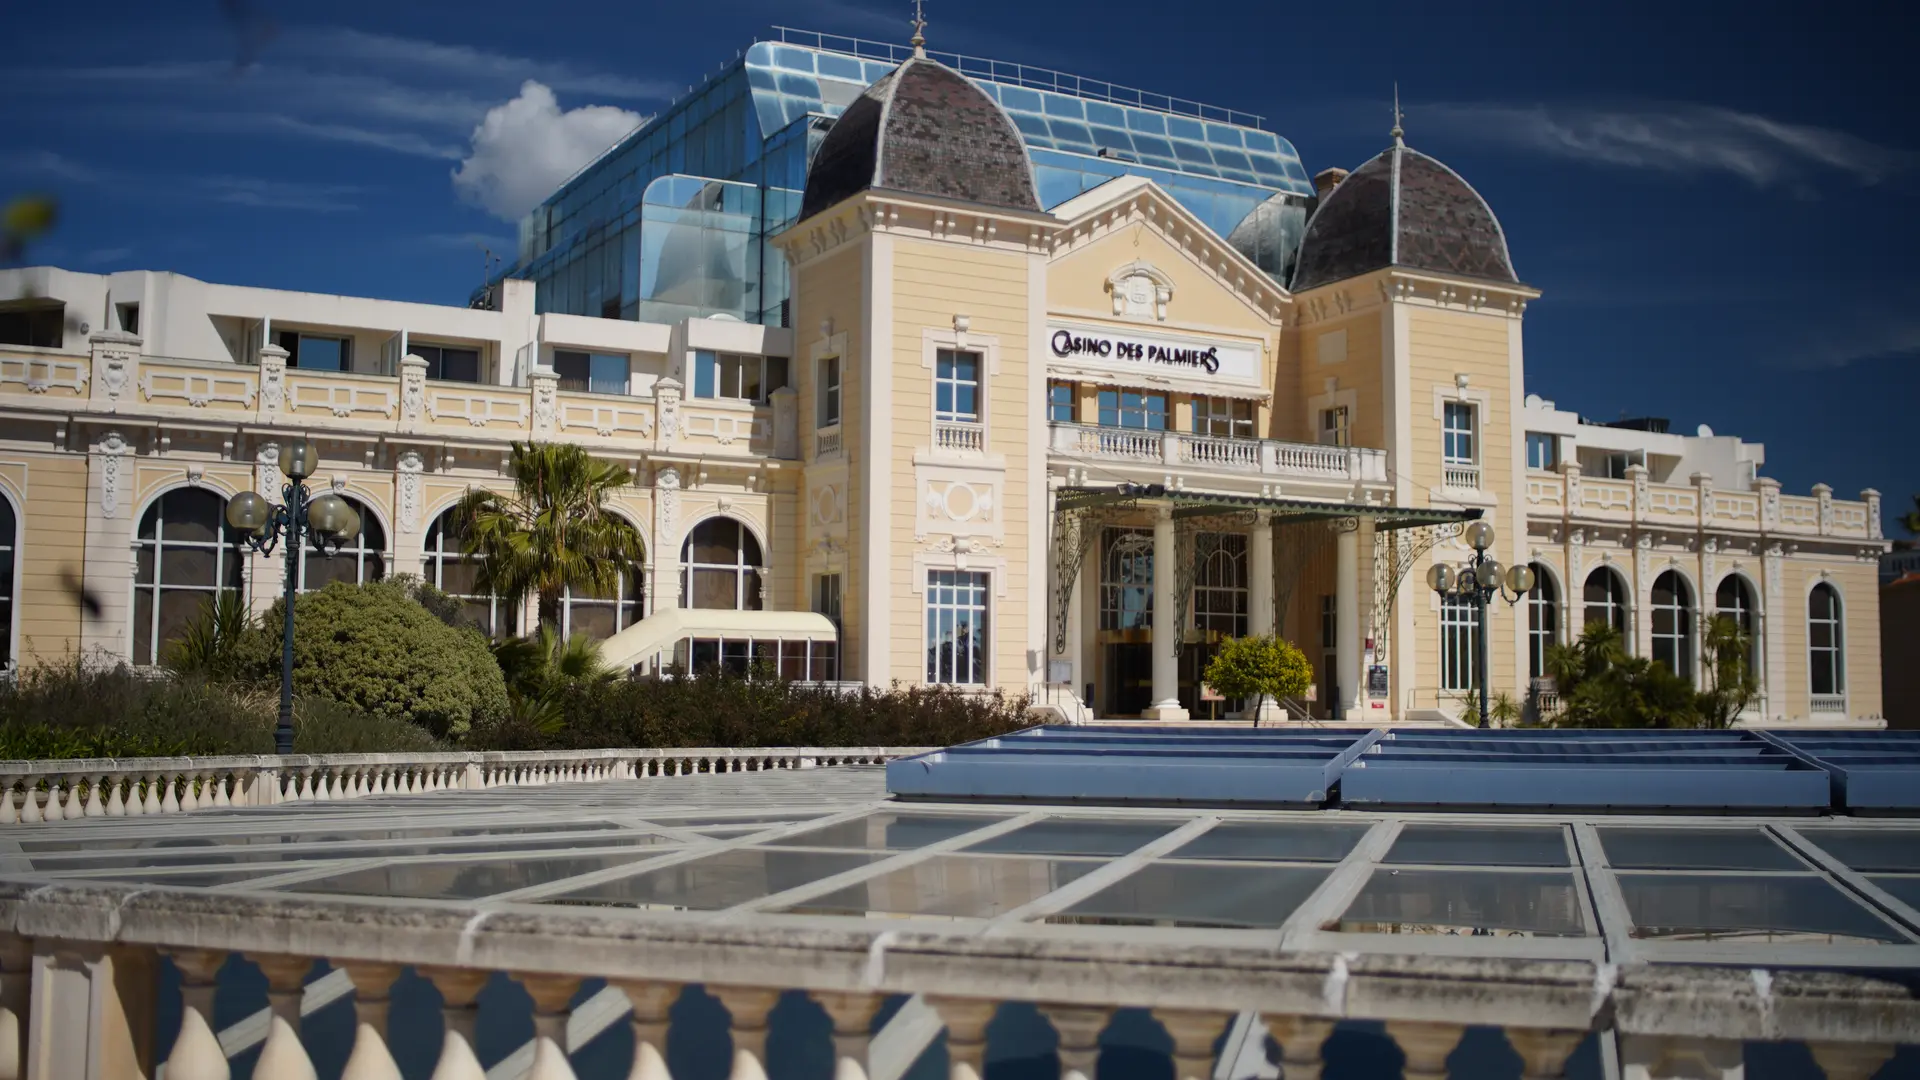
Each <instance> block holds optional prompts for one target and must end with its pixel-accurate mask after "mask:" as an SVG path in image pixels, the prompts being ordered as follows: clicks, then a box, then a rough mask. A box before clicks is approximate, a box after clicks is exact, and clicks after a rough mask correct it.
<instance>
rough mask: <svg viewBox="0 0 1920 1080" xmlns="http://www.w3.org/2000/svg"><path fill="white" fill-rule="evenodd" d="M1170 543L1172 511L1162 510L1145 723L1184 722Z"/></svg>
mask: <svg viewBox="0 0 1920 1080" xmlns="http://www.w3.org/2000/svg"><path fill="white" fill-rule="evenodd" d="M1176 546H1177V545H1175V543H1174V539H1173V507H1171V506H1162V507H1159V508H1158V512H1157V514H1156V516H1155V517H1154V519H1153V704H1152V705H1151V706H1149V707H1148V709H1147V713H1146V717H1147V719H1149V720H1185V719H1187V710H1186V709H1184V708H1182V707H1181V706H1180V654H1179V642H1180V627H1179V624H1178V622H1177V618H1176V616H1177V615H1178V614H1179V612H1178V609H1177V607H1176V604H1177V603H1178V601H1176V599H1175V598H1174V591H1175V584H1176V583H1177V582H1178V581H1179V578H1180V572H1179V569H1178V568H1177V567H1176V566H1175V565H1174V563H1175V562H1176V561H1177V558H1178V557H1177V555H1176V554H1175V550H1174V549H1175V547H1176Z"/></svg>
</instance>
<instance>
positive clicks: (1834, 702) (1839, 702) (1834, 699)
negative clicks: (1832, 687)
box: [1807, 694, 1847, 716]
mask: <svg viewBox="0 0 1920 1080" xmlns="http://www.w3.org/2000/svg"><path fill="white" fill-rule="evenodd" d="M1807 709H1808V711H1809V712H1811V713H1813V715H1815V716H1845V715H1847V695H1845V694H1815V695H1813V697H1812V699H1811V700H1810V702H1809V703H1808V706H1807Z"/></svg>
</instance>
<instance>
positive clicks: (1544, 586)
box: [1527, 563, 1560, 679]
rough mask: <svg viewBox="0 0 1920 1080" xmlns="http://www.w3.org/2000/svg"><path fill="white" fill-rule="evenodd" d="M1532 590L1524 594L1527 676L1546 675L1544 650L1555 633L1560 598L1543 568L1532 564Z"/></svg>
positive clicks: (1557, 631)
mask: <svg viewBox="0 0 1920 1080" xmlns="http://www.w3.org/2000/svg"><path fill="white" fill-rule="evenodd" d="M1532 569H1533V591H1532V592H1529V593H1528V594H1527V677H1528V678H1532V679H1539V678H1544V677H1545V676H1546V674H1547V650H1548V649H1550V648H1552V647H1553V643H1554V641H1555V639H1556V638H1557V637H1558V636H1559V626H1560V597H1559V595H1558V594H1556V593H1555V592H1554V591H1553V579H1552V578H1551V577H1548V576H1547V568H1546V567H1544V566H1541V565H1540V564H1539V563H1534V564H1533V567H1532Z"/></svg>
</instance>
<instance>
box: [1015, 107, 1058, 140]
mask: <svg viewBox="0 0 1920 1080" xmlns="http://www.w3.org/2000/svg"><path fill="white" fill-rule="evenodd" d="M1013 126H1014V127H1017V128H1019V129H1020V134H1022V135H1024V136H1026V137H1027V138H1029V139H1044V140H1046V141H1047V142H1052V141H1053V132H1051V131H1048V130H1047V122H1046V121H1045V120H1042V119H1040V118H1039V117H1037V116H1030V115H1028V114H1026V113H1014V114H1013Z"/></svg>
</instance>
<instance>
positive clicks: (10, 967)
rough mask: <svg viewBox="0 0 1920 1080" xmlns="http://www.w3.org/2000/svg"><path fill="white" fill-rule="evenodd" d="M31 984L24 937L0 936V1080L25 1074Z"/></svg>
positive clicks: (16, 1079)
mask: <svg viewBox="0 0 1920 1080" xmlns="http://www.w3.org/2000/svg"><path fill="white" fill-rule="evenodd" d="M8 794H9V795H10V794H12V793H11V792H8ZM32 982H33V947H32V945H30V944H29V943H28V941H27V939H26V938H23V937H19V936H17V935H14V934H0V1080H20V1078H21V1077H22V1076H24V1075H25V1074H26V1069H25V1061H26V1053H27V1047H26V1041H25V1032H26V1026H27V1025H26V1021H27V1002H28V1001H29V1000H31V999H32Z"/></svg>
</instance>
